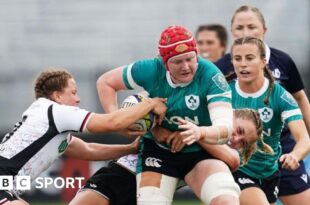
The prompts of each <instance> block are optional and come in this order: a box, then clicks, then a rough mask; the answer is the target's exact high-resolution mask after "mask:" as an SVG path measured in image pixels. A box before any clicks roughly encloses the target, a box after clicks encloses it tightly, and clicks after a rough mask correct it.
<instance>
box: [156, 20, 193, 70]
mask: <svg viewBox="0 0 310 205" xmlns="http://www.w3.org/2000/svg"><path fill="white" fill-rule="evenodd" d="M158 49H159V54H160V55H161V57H162V58H163V61H164V63H165V65H166V67H167V68H168V66H167V62H168V60H169V58H171V57H173V56H177V55H180V54H183V53H187V52H191V51H195V52H196V54H197V47H196V41H195V39H194V37H193V34H192V33H191V32H190V31H189V30H187V29H186V28H184V27H182V26H169V27H168V28H166V29H165V30H164V31H163V32H162V33H161V36H160V40H159V43H158Z"/></svg>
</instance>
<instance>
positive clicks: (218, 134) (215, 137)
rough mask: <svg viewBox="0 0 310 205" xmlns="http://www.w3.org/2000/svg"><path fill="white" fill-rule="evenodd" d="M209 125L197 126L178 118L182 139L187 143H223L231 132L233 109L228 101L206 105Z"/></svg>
mask: <svg viewBox="0 0 310 205" xmlns="http://www.w3.org/2000/svg"><path fill="white" fill-rule="evenodd" d="M208 108H209V113H210V118H211V122H212V125H211V126H201V127H200V126H197V125H195V124H193V123H191V122H189V121H186V120H183V119H179V122H180V125H179V128H180V129H181V130H184V131H182V132H181V136H182V138H183V141H184V142H185V143H186V144H187V145H191V144H193V143H194V142H197V141H199V142H201V143H207V144H225V143H226V142H228V140H229V138H230V136H231V134H232V121H233V111H232V107H231V104H230V103H229V102H213V103H210V104H209V105H208Z"/></svg>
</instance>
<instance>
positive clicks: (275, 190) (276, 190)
mask: <svg viewBox="0 0 310 205" xmlns="http://www.w3.org/2000/svg"><path fill="white" fill-rule="evenodd" d="M273 194H274V195H275V197H276V198H278V194H279V188H278V186H275V188H274V191H273Z"/></svg>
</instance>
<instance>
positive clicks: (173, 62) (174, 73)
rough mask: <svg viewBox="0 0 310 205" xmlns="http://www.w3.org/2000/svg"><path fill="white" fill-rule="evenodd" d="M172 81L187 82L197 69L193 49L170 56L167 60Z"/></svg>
mask: <svg viewBox="0 0 310 205" xmlns="http://www.w3.org/2000/svg"><path fill="white" fill-rule="evenodd" d="M167 64H168V67H169V72H170V76H171V79H172V81H173V83H188V82H191V81H192V80H193V78H194V75H195V73H196V70H197V66H198V63H197V55H196V53H195V52H194V51H192V52H188V53H184V54H181V55H178V56H175V57H172V58H170V59H169V60H168V62H167Z"/></svg>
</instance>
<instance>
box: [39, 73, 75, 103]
mask: <svg viewBox="0 0 310 205" xmlns="http://www.w3.org/2000/svg"><path fill="white" fill-rule="evenodd" d="M70 78H73V77H72V75H71V74H70V73H69V72H68V71H67V70H65V69H62V68H49V69H48V70H45V71H42V72H41V73H40V74H39V75H38V77H37V78H36V80H35V85H34V93H35V98H36V99H38V98H40V97H44V98H48V99H50V96H51V94H52V93H53V92H54V91H62V90H63V89H64V88H65V87H67V86H68V79H70Z"/></svg>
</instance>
